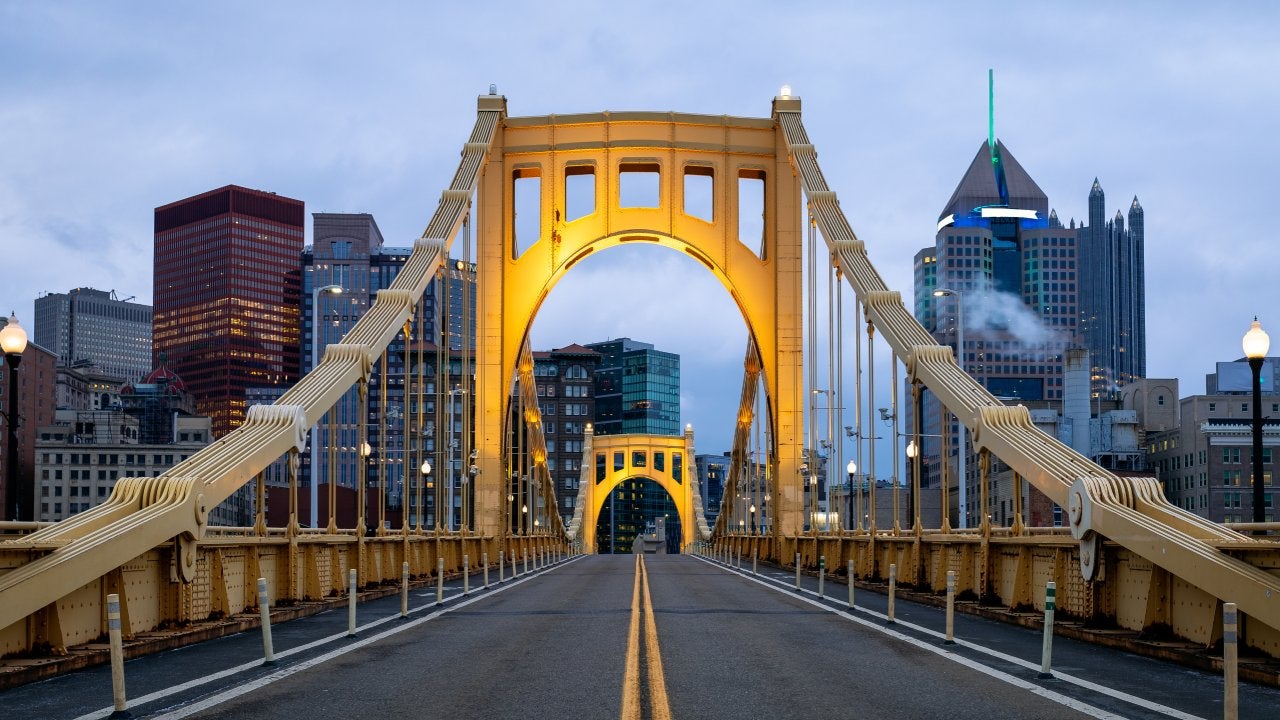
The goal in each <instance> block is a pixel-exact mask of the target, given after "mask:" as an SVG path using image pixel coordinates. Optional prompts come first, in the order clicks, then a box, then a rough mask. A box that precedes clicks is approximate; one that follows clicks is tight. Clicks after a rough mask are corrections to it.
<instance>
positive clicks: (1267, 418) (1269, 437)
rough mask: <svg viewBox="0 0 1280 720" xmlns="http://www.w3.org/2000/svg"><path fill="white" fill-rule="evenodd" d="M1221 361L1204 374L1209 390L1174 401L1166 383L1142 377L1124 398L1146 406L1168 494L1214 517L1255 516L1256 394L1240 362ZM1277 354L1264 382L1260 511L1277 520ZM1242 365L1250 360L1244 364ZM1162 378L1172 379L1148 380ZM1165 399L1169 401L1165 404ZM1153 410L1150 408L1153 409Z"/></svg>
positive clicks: (1151, 455) (1156, 467)
mask: <svg viewBox="0 0 1280 720" xmlns="http://www.w3.org/2000/svg"><path fill="white" fill-rule="evenodd" d="M1239 364H1243V361H1236V362H1224V363H1218V372H1215V373H1212V374H1210V375H1209V376H1208V377H1207V378H1206V385H1207V389H1208V390H1209V392H1208V393H1206V394H1204V395H1192V396H1190V397H1185V398H1182V399H1181V400H1176V385H1175V386H1174V391H1175V394H1174V395H1173V396H1172V397H1168V398H1167V399H1166V394H1165V391H1164V390H1163V389H1153V388H1149V387H1147V386H1146V385H1145V384H1144V383H1141V382H1139V383H1134V384H1133V385H1131V386H1126V387H1125V389H1124V390H1125V396H1124V397H1125V402H1126V404H1127V405H1128V404H1132V405H1133V406H1135V408H1143V409H1144V411H1142V416H1143V418H1144V420H1145V426H1146V427H1145V430H1146V432H1145V436H1144V444H1145V448H1144V449H1145V450H1146V453H1147V463H1148V465H1149V466H1150V467H1151V469H1152V471H1153V472H1154V474H1156V475H1157V476H1158V477H1159V478H1160V484H1161V486H1162V487H1163V488H1164V494H1165V497H1166V498H1167V499H1168V500H1169V502H1171V503H1173V504H1174V505H1177V506H1178V507H1180V508H1182V509H1184V510H1186V511H1188V512H1192V513H1195V514H1197V515H1200V516H1203V517H1205V518H1208V519H1209V520H1213V521H1215V522H1251V521H1252V519H1253V509H1254V508H1253V392H1252V387H1251V383H1252V379H1251V378H1250V381H1249V384H1250V387H1248V388H1242V387H1241V384H1240V382H1239V377H1238V365H1239ZM1277 369H1280V358H1277V357H1268V358H1266V361H1265V365H1264V370H1263V374H1264V377H1265V378H1266V381H1265V382H1264V383H1263V386H1262V416H1263V432H1262V463H1263V473H1262V485H1263V517H1264V519H1265V521H1266V522H1274V521H1275V520H1276V518H1277V517H1280V514H1278V513H1277V512H1276V502H1277V500H1278V499H1280V496H1277V492H1280V489H1278V488H1277V487H1276V484H1275V478H1276V471H1277V469H1278V468H1277V466H1276V461H1277V456H1278V455H1280V388H1277V386H1276V384H1275V380H1274V378H1275V371H1276V370H1277ZM1245 370H1246V371H1248V366H1247V364H1245ZM1151 382H1163V383H1167V382H1168V381H1148V383H1151ZM1161 401H1164V402H1161ZM1175 402H1176V416H1175V420H1174V423H1173V424H1172V425H1170V424H1169V422H1168V412H1167V410H1165V407H1166V403H1167V404H1168V405H1173V404H1174V403H1175ZM1153 405H1154V407H1155V408H1156V410H1155V411H1154V412H1153V411H1152V407H1153Z"/></svg>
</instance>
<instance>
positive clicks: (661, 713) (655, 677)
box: [640, 555, 671, 720]
mask: <svg viewBox="0 0 1280 720" xmlns="http://www.w3.org/2000/svg"><path fill="white" fill-rule="evenodd" d="M640 578H641V583H643V585H644V633H645V637H644V639H645V656H646V659H647V660H648V661H649V665H648V669H649V710H650V712H651V713H652V714H653V720H671V703H670V701H669V700H668V699H667V678H666V675H665V674H664V673H663V672H662V650H661V648H659V647H658V625H657V622H656V621H655V620H654V617H653V600H652V599H650V597H649V569H648V568H647V567H646V566H645V564H644V555H641V556H640Z"/></svg>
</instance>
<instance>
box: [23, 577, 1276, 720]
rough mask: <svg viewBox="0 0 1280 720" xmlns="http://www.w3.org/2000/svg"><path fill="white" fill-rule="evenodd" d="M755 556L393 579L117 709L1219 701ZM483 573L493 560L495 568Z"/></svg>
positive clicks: (774, 708)
mask: <svg viewBox="0 0 1280 720" xmlns="http://www.w3.org/2000/svg"><path fill="white" fill-rule="evenodd" d="M793 578H794V576H793V575H790V574H789V573H787V572H786V571H782V570H777V569H769V570H764V569H762V574H761V575H760V576H752V575H751V573H750V570H749V569H748V570H746V571H739V570H736V569H733V568H729V567H725V566H722V565H717V564H715V563H712V562H710V561H707V560H704V559H701V558H697V557H692V556H677V555H657V556H655V555H650V556H644V558H643V561H638V560H637V558H636V556H632V555H615V556H607V555H605V556H594V557H586V558H575V559H572V560H570V561H567V562H563V563H560V564H558V565H554V566H551V567H549V568H546V569H545V570H544V571H543V572H541V573H536V574H530V575H523V576H521V577H520V578H519V579H518V580H516V581H511V580H508V581H507V582H506V583H504V584H502V585H498V584H497V583H496V582H495V583H494V584H493V586H492V587H491V588H490V589H488V590H483V589H475V588H476V586H477V585H479V584H480V583H479V581H478V579H476V580H473V584H472V588H473V591H472V593H471V595H469V596H465V597H464V596H463V595H462V593H461V587H460V583H458V582H454V583H453V584H452V586H451V587H450V589H449V590H448V592H447V597H446V602H445V603H444V604H443V605H441V606H437V605H436V604H435V593H434V591H424V590H419V591H415V592H414V593H413V594H412V597H411V600H412V603H411V612H410V614H409V616H408V618H405V619H402V618H400V617H399V600H398V598H388V599H384V600H379V601H374V602H370V603H367V604H365V605H363V606H361V608H360V611H359V612H360V616H359V623H361V624H360V627H359V631H358V633H357V635H356V636H355V637H354V638H350V637H347V636H346V632H345V630H346V622H347V618H346V613H345V612H343V611H333V612H328V613H323V614H321V615H317V616H314V617H310V618H304V619H300V620H295V621H293V622H290V623H285V624H282V625H279V626H277V627H276V628H275V648H276V654H277V663H276V664H275V665H272V666H264V665H263V664H262V662H261V652H262V647H261V639H260V636H259V635H258V634H257V633H256V632H254V633H244V634H241V635H238V636H233V637H230V638H223V639H220V640H215V641H210V642H206V643H202V644H200V645H197V646H192V647H189V648H183V649H180V650H174V651H170V652H165V653H160V654H156V655H153V656H149V657H145V658H139V659H136V660H132V661H130V662H128V663H126V665H125V669H126V678H127V685H128V691H129V697H130V707H129V710H130V712H131V713H132V714H133V716H134V717H148V718H171V719H174V720H176V719H177V718H184V717H191V718H224V717H234V718H286V719H289V718H298V719H301V718H307V719H308V720H320V719H323V718H334V719H338V718H342V719H344V720H345V719H349V718H399V717H405V718H521V719H535V718H552V719H555V720H568V719H572V718H590V719H599V718H615V717H616V718H621V719H622V720H631V719H632V718H634V719H635V720H639V719H640V718H653V719H654V720H662V719H663V718H707V719H708V720H716V719H719V718H724V719H729V718H733V719H734V720H739V719H741V718H757V717H770V718H807V717H813V718H890V717H894V718H949V719H961V718H984V719H985V718H1087V717H1102V718H1114V717H1122V718H1156V717H1175V718H1192V717H1205V718H1211V717H1221V716H1222V705H1221V698H1222V684H1221V679H1220V678H1218V677H1216V676H1213V675H1210V674H1205V673H1201V672H1198V671H1194V670H1188V669H1185V668H1181V667H1178V666H1174V665H1170V664H1166V663H1162V662H1159V661H1154V660H1149V659H1145V658H1139V657H1136V656H1131V655H1128V654H1126V653H1120V652H1116V651H1113V650H1107V649H1103V648H1098V647H1095V646H1090V645H1085V644H1082V643H1077V642H1073V641H1071V640H1068V639H1065V638H1057V639H1056V640H1055V644H1054V657H1055V665H1054V674H1055V677H1054V678H1053V679H1048V680H1041V679H1039V678H1038V677H1037V674H1038V670H1039V660H1040V637H1039V634H1038V633H1036V632H1033V631H1029V630H1026V629H1023V628H1018V627H1012V626H1008V625H1002V624H999V623H995V622H991V621H987V620H983V619H981V618H975V617H970V616H958V617H957V619H956V635H957V638H958V639H959V640H960V642H958V643H957V644H955V645H944V644H943V643H942V637H941V635H940V632H939V631H940V630H941V629H942V626H943V623H942V615H941V612H940V611H939V610H937V609H935V608H930V607H925V606H919V605H914V604H911V603H907V602H903V601H899V602H898V603H897V610H898V612H897V614H896V620H897V622H895V623H892V624H890V623H888V622H887V621H886V618H885V617H884V614H883V613H884V610H885V598H884V597H883V596H881V595H876V594H874V593H870V592H866V591H860V592H859V593H858V610H857V611H856V612H855V613H852V614H851V613H849V612H847V606H846V603H845V601H844V598H845V597H847V595H846V594H845V586H843V585H834V584H831V583H828V584H827V586H826V587H827V592H828V594H829V595H832V596H835V597H836V598H838V600H836V599H831V598H828V599H826V600H822V599H819V598H818V597H817V596H816V593H814V592H813V590H814V582H815V581H814V579H813V578H808V579H806V582H807V584H808V587H809V589H808V590H807V591H806V592H803V593H797V592H796V591H795V590H794V589H793V588H792V587H790V586H791V584H792V582H793ZM495 580H496V577H495ZM110 688H111V683H110V676H109V670H108V669H107V668H105V667H104V668H95V669H91V670H87V671H83V672H79V673H73V674H69V675H66V676H62V677H59V678H54V679H52V680H48V681H44V682H40V683H34V684H31V685H28V686H25V687H21V688H16V689H14V690H10V691H7V692H5V693H2V694H0V717H3V718H5V720H25V719H27V718H101V717H106V716H107V715H109V714H110V701H111V690H110ZM1240 705H1241V714H1240V716H1241V717H1242V718H1266V717H1275V714H1274V713H1275V708H1277V707H1280V691H1277V690H1275V689H1271V688H1264V687H1259V686H1253V685H1242V686H1241V691H1240Z"/></svg>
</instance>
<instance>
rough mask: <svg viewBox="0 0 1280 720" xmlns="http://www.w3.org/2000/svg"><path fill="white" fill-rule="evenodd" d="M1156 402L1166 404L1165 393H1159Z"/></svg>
mask: <svg viewBox="0 0 1280 720" xmlns="http://www.w3.org/2000/svg"><path fill="white" fill-rule="evenodd" d="M1156 404H1157V405H1164V396H1163V395H1157V396H1156Z"/></svg>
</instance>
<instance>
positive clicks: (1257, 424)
mask: <svg viewBox="0 0 1280 720" xmlns="http://www.w3.org/2000/svg"><path fill="white" fill-rule="evenodd" d="M1270 347H1271V338H1270V337H1268V335H1267V333H1266V332H1265V331H1264V330H1263V329H1262V325H1261V324H1259V323H1258V318H1257V316H1254V318H1253V324H1252V325H1250V326H1249V332H1247V333H1245V334H1244V355H1245V357H1247V358H1249V369H1250V370H1252V371H1253V521H1254V522H1256V523H1260V522H1263V521H1264V519H1265V516H1264V515H1263V513H1262V361H1263V360H1265V359H1266V357H1267V350H1268V349H1269V348H1270ZM6 352H8V351H7V350H6Z"/></svg>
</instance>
